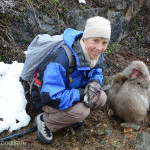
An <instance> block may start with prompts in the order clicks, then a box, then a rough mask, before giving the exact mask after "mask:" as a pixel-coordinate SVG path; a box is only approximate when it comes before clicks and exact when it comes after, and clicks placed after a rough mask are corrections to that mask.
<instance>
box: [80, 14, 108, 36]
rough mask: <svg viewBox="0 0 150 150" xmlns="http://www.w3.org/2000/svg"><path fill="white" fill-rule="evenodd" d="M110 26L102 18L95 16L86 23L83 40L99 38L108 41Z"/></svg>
mask: <svg viewBox="0 0 150 150" xmlns="http://www.w3.org/2000/svg"><path fill="white" fill-rule="evenodd" d="M110 35H111V25H110V21H109V20H107V19H105V18H104V17H100V16H95V17H93V18H89V19H88V20H87V21H86V25H85V30H84V32H83V37H82V38H83V39H87V38H93V37H101V38H106V39H110Z"/></svg>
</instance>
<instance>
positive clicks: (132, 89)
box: [107, 61, 150, 124]
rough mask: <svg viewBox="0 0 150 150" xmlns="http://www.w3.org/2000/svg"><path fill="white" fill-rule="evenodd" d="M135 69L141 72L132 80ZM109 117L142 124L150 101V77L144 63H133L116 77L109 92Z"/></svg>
mask: <svg viewBox="0 0 150 150" xmlns="http://www.w3.org/2000/svg"><path fill="white" fill-rule="evenodd" d="M134 69H137V70H139V71H140V72H141V75H139V76H138V77H137V78H136V79H132V77H131V75H132V74H133V71H134ZM107 96H108V102H109V107H110V110H109V111H110V114H109V115H114V114H115V115H117V116H118V117H120V118H121V119H123V120H124V121H126V122H127V123H135V124H140V122H141V121H143V120H144V119H145V117H146V115H147V110H148V109H149V101H150V76H149V70H148V68H147V66H146V65H145V64H144V63H143V62H142V61H133V62H132V63H131V64H130V65H128V66H127V67H126V68H125V69H124V70H123V71H122V72H121V73H118V74H117V75H115V77H114V79H113V81H112V85H111V88H110V89H109V91H108V95H107Z"/></svg>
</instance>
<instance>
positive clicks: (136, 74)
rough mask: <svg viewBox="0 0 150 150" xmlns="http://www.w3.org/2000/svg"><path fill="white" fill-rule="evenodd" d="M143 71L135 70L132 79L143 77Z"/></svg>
mask: <svg viewBox="0 0 150 150" xmlns="http://www.w3.org/2000/svg"><path fill="white" fill-rule="evenodd" d="M141 74H142V73H141V71H140V70H138V69H134V70H133V74H131V79H137V78H138V77H139V76H140V75H141Z"/></svg>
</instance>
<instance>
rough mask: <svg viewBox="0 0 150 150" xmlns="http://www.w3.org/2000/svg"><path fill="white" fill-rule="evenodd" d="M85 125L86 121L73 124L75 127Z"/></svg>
mask: <svg viewBox="0 0 150 150" xmlns="http://www.w3.org/2000/svg"><path fill="white" fill-rule="evenodd" d="M83 125H84V121H81V122H77V123H74V124H73V127H82V126H83Z"/></svg>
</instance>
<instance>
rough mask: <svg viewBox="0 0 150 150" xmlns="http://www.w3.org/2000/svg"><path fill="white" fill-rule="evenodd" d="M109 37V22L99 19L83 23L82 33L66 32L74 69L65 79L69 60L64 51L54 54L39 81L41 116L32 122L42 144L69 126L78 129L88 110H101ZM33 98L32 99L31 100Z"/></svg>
mask: <svg viewBox="0 0 150 150" xmlns="http://www.w3.org/2000/svg"><path fill="white" fill-rule="evenodd" d="M110 35H111V25H110V22H109V21H108V20H107V19H105V18H103V17H99V16H95V17H93V18H90V19H88V20H87V22H86V26H85V30H84V32H81V31H77V30H74V29H70V28H68V29H66V30H65V31H64V33H63V38H64V42H65V43H66V44H67V46H68V47H69V48H70V50H71V52H72V56H73V58H74V66H73V69H72V71H71V74H70V78H71V81H72V82H71V83H70V82H69V81H70V80H69V78H68V77H67V70H68V67H69V60H68V57H67V55H66V52H65V50H64V49H63V48H61V49H59V51H58V52H56V53H54V54H53V57H52V58H53V61H51V62H50V63H49V64H48V65H47V67H46V69H45V71H44V73H43V77H42V86H41V91H40V98H41V101H42V102H43V107H42V110H43V113H41V114H39V115H38V116H37V117H36V118H35V122H36V125H37V128H38V136H39V138H40V140H41V141H42V142H43V143H46V144H48V143H52V142H53V134H52V132H56V131H57V130H59V129H62V128H64V127H67V126H69V125H72V124H74V125H76V126H81V125H82V124H83V120H84V119H85V118H86V117H87V116H88V115H89V113H90V109H91V108H92V109H96V108H98V107H102V106H103V105H104V104H105V102H106V99H107V96H106V94H105V92H104V91H103V90H102V86H103V83H102V80H103V75H102V69H101V68H105V66H106V65H105V60H104V57H103V53H104V51H105V50H106V48H107V46H108V43H109V40H110ZM33 98H34V96H33Z"/></svg>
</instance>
